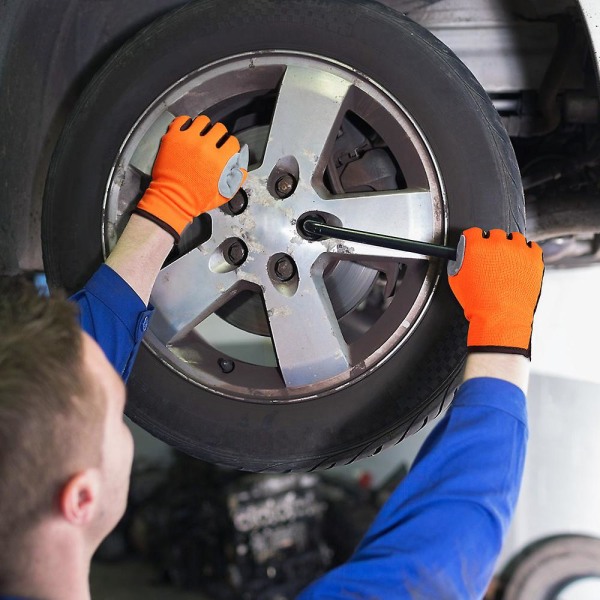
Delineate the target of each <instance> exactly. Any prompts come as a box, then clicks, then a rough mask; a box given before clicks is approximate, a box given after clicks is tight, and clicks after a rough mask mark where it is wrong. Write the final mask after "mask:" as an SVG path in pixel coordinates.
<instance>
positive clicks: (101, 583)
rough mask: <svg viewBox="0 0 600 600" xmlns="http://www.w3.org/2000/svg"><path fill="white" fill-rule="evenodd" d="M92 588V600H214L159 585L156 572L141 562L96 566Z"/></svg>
mask: <svg viewBox="0 0 600 600" xmlns="http://www.w3.org/2000/svg"><path fill="white" fill-rule="evenodd" d="M90 587H91V590H92V600H211V599H210V598H209V597H208V596H205V595H204V594H202V593H200V592H185V591H182V590H178V589H176V588H174V587H171V586H168V585H164V584H162V583H158V581H157V574H156V571H155V570H154V569H152V567H151V566H149V565H148V564H146V563H144V562H141V561H138V560H127V561H123V562H115V563H93V564H92V570H91V574H90Z"/></svg>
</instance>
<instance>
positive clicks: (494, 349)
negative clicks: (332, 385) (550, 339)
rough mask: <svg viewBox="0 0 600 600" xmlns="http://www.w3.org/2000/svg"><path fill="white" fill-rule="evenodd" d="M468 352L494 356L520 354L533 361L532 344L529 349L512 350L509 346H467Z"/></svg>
mask: <svg viewBox="0 0 600 600" xmlns="http://www.w3.org/2000/svg"><path fill="white" fill-rule="evenodd" d="M467 352H489V353H494V354H520V355H521V356H524V357H525V358H528V359H529V360H531V344H530V345H529V348H527V350H525V349H524V348H512V347H508V346H467Z"/></svg>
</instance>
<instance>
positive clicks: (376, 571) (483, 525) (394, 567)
mask: <svg viewBox="0 0 600 600" xmlns="http://www.w3.org/2000/svg"><path fill="white" fill-rule="evenodd" d="M527 435H528V431H527V416H526V407H525V395H524V394H523V392H522V391H521V390H520V389H519V388H518V387H516V386H514V385H513V384H511V383H508V382H507V381H503V380H500V379H492V378H478V379H472V380H469V381H467V382H466V383H464V384H463V385H462V386H461V387H460V388H459V390H458V392H457V394H456V397H455V399H454V402H453V405H452V408H451V409H450V410H449V411H448V413H447V414H446V416H445V417H444V419H443V420H442V421H441V423H440V424H439V425H438V426H437V427H436V428H435V429H434V431H433V432H432V433H431V434H430V436H429V437H428V439H427V440H426V442H425V444H424V445H423V448H422V449H421V451H420V452H419V455H418V456H417V458H416V459H415V463H414V465H413V467H412V469H411V470H410V472H409V474H408V475H407V476H406V477H405V479H404V480H403V481H402V483H401V484H400V485H399V486H398V488H397V489H396V490H395V491H394V493H393V494H392V496H391V497H390V498H389V500H388V501H387V503H386V504H385V505H384V506H383V508H382V509H381V511H380V513H379V515H378V516H377V518H376V519H375V521H374V523H373V524H372V525H371V527H370V528H369V530H368V532H367V534H366V535H365V537H364V539H363V540H362V542H361V543H360V545H359V547H358V548H357V550H356V552H355V554H354V556H353V557H352V558H351V559H350V560H349V561H348V562H347V563H345V564H343V565H341V566H340V567H338V568H336V569H334V570H333V571H330V572H329V573H327V574H326V575H325V576H323V577H322V578H321V579H320V580H318V581H316V582H315V583H313V584H312V585H311V586H310V587H308V588H307V589H306V590H304V592H303V593H302V594H301V595H300V596H299V599H300V600H311V599H316V598H319V599H328V600H334V599H342V598H343V599H348V600H349V599H352V600H358V599H369V600H375V599H381V600H384V599H386V600H387V599H390V598H394V599H409V598H410V599H411V600H415V599H417V598H418V599H423V600H426V599H427V600H431V599H433V598H435V599H436V600H467V599H468V600H475V599H478V598H482V597H483V595H484V593H485V591H486V588H487V585H488V583H489V581H490V579H491V577H492V574H493V569H494V565H495V563H496V560H497V557H498V555H499V553H500V550H501V547H502V542H503V539H504V535H505V533H506V530H507V528H508V525H509V523H510V521H511V518H512V515H513V512H514V508H515V505H516V502H517V496H518V492H519V488H520V485H521V478H522V474H523V464H524V459H525V447H526V443H527Z"/></svg>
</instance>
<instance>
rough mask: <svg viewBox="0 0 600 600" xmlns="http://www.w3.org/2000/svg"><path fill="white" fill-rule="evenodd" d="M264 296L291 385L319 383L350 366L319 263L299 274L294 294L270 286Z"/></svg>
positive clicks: (285, 376)
mask: <svg viewBox="0 0 600 600" xmlns="http://www.w3.org/2000/svg"><path fill="white" fill-rule="evenodd" d="M264 298H265V305H266V308H267V315H268V318H269V324H270V327H271V335H272V337H273V343H274V346H275V352H276V354H277V361H278V363H279V368H280V369H281V373H282V375H283V379H284V381H285V383H286V385H287V386H288V387H300V386H304V385H310V384H313V383H318V382H319V381H323V380H325V379H327V378H329V377H333V376H335V375H339V374H340V373H343V372H344V371H345V370H347V369H348V365H349V360H348V347H347V344H346V342H345V341H344V338H343V336H342V333H341V331H340V328H339V324H338V321H337V318H336V316H335V313H334V311H333V308H332V306H331V301H330V299H329V296H328V294H327V290H326V289H325V284H324V282H323V278H322V273H321V272H320V269H319V268H318V267H317V266H315V268H314V269H313V272H312V273H311V274H310V276H308V277H301V278H300V285H299V287H298V290H297V291H296V293H295V294H294V295H293V296H292V297H287V296H285V295H283V294H281V293H279V292H278V291H277V290H276V289H275V288H274V287H272V286H271V287H268V288H266V290H265V293H264Z"/></svg>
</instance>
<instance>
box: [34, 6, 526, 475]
mask: <svg viewBox="0 0 600 600" xmlns="http://www.w3.org/2000/svg"><path fill="white" fill-rule="evenodd" d="M268 49H280V50H281V49H283V50H293V51H306V52H311V53H313V54H320V55H323V56H328V57H331V58H333V59H336V60H338V61H340V62H342V63H345V64H347V65H351V66H352V67H353V68H355V69H358V70H359V71H361V72H363V73H365V74H366V75H368V76H369V77H371V78H372V79H373V80H374V81H376V82H377V83H379V84H380V85H381V86H383V87H384V88H385V89H387V90H388V91H389V92H390V93H391V94H393V95H395V96H396V97H398V98H399V100H400V101H401V102H402V104H403V105H404V107H405V108H406V109H407V111H408V112H409V113H410V114H411V115H412V116H413V117H414V118H415V120H416V121H417V123H418V124H419V126H420V127H421V129H422V131H423V132H424V134H425V136H426V138H427V139H428V141H429V144H430V146H431V149H432V152H433V154H434V156H435V157H436V158H437V161H438V163H439V167H440V171H441V174H442V178H443V180H444V184H445V188H446V191H447V196H448V201H449V226H450V231H451V240H450V241H451V242H453V243H456V241H457V238H458V235H459V232H460V231H462V230H463V229H464V228H465V227H469V226H472V225H478V226H481V227H484V228H493V227H500V228H503V229H507V230H508V229H510V230H513V231H517V230H518V231H523V230H524V221H525V217H524V201H523V192H522V188H521V184H520V177H519V169H518V166H517V162H516V159H515V156H514V153H513V150H512V146H511V143H510V140H509V138H508V135H507V134H506V132H505V130H504V128H503V126H502V124H501V122H500V119H499V117H498V115H497V113H496V111H495V110H494V108H493V106H492V104H491V103H490V101H489V99H488V98H487V96H486V94H485V92H484V91H483V89H482V88H481V87H480V86H479V84H478V83H477V81H476V80H475V79H474V77H473V76H472V74H471V73H470V72H469V71H468V70H467V68H466V67H465V66H464V65H463V64H462V63H461V62H460V61H459V60H458V59H457V58H456V56H454V54H453V53H452V52H451V51H450V50H449V49H448V48H446V47H445V46H444V45H443V44H442V43H441V42H439V41H438V40H437V39H436V38H435V37H434V36H432V35H431V34H430V33H429V32H427V31H426V30H424V29H423V28H422V27H420V26H418V25H417V24H415V23H414V22H412V21H410V20H409V19H408V18H406V17H404V16H403V15H401V14H399V13H396V12H394V11H393V10H391V9H389V8H386V7H385V6H383V5H381V4H378V3H375V2H371V1H369V0H365V1H360V2H356V1H351V0H327V1H326V2H324V1H323V0H232V1H231V2H221V1H218V0H204V1H201V2H196V3H192V4H190V5H187V6H185V7H184V8H182V9H180V10H178V11H175V12H174V13H172V14H170V15H168V16H167V17H165V18H163V19H160V20H159V21H157V22H155V23H154V24H153V25H151V26H150V27H148V28H147V29H145V30H143V31H142V32H141V33H140V34H139V35H138V36H137V37H135V38H134V39H133V40H132V41H131V42H130V43H129V44H127V45H126V46H124V47H123V48H122V49H121V50H120V51H119V52H118V53H117V54H116V55H115V56H114V57H113V58H112V59H111V60H110V61H109V63H108V64H107V65H106V66H105V67H104V68H103V69H102V70H101V72H100V73H99V74H98V75H97V76H96V78H95V79H94V81H93V82H92V83H91V84H90V86H89V87H88V89H87V91H86V93H85V94H84V96H83V97H82V98H81V101H80V102H79V104H78V106H77V108H76V110H75V111H74V114H73V115H72V118H71V120H70V122H69V123H68V125H67V127H66V128H65V131H64V133H63V136H62V138H61V142H60V143H59V145H58V147H57V150H56V152H55V156H54V158H53V162H52V166H51V172H50V176H49V180H48V184H47V188H46V194H45V199H44V213H43V245H44V260H45V265H46V269H47V272H48V275H49V279H50V282H51V283H52V284H53V285H61V286H65V287H66V288H67V289H69V290H75V289H77V288H78V287H80V286H81V285H82V284H83V283H84V282H85V281H86V278H87V277H89V275H90V274H91V273H92V272H93V270H94V269H95V268H96V267H97V266H98V265H99V264H100V262H101V260H102V250H101V235H100V224H101V220H102V210H101V202H102V198H103V194H104V190H105V185H106V182H107V180H108V177H109V171H110V168H111V165H112V163H113V161H114V159H115V156H116V155H117V152H118V150H119V147H120V145H121V143H122V141H123V140H124V139H125V137H126V135H127V133H128V131H129V130H130V129H131V127H132V125H133V123H134V122H135V121H136V119H137V118H138V117H139V115H140V114H141V113H142V112H143V111H144V110H145V109H146V107H147V106H148V105H150V103H151V102H152V101H154V99H155V98H157V97H158V96H159V95H160V94H161V93H162V92H163V91H164V90H165V89H167V88H168V87H169V86H171V85H172V84H173V83H174V82H176V81H177V80H178V79H180V78H181V77H182V76H184V75H186V74H187V73H190V72H191V71H193V70H195V69H197V68H199V67H201V66H202V65H205V64H209V63H211V62H213V61H215V60H218V59H221V58H224V57H227V56H230V55H233V54H238V53H242V52H251V51H257V52H258V51H261V50H268ZM299 118H301V115H299ZM465 333H466V325H465V322H464V319H463V317H462V311H461V309H460V307H459V306H458V304H457V303H456V301H455V300H454V298H453V296H452V294H451V292H450V290H449V288H448V285H447V282H446V281H445V277H443V276H442V277H441V280H440V285H439V287H438V289H437V290H436V292H435V295H434V298H433V301H432V304H431V305H430V308H429V309H428V311H427V314H426V316H425V318H424V319H423V320H422V321H421V323H420V325H419V326H418V328H417V330H416V331H415V332H414V333H413V335H411V336H410V338H409V339H408V341H407V342H406V344H405V346H404V347H403V348H402V349H401V351H399V352H397V353H396V354H395V356H394V357H393V358H392V359H390V360H389V361H387V363H385V364H384V365H382V366H381V367H380V368H378V369H377V370H376V371H375V372H373V373H372V374H371V375H369V376H368V377H366V378H364V379H362V380H360V381H358V382H356V383H355V384H354V385H351V386H349V387H347V388H345V389H344V390H342V391H332V392H331V393H329V394H328V395H326V396H324V397H322V398H318V399H313V400H307V401H302V402H296V403H292V404H279V405H267V404H260V403H250V402H243V401H239V400H234V399H231V398H226V397H223V396H217V395H214V394H212V393H210V392H206V391H204V390H202V389H200V388H198V387H195V386H193V385H192V384H190V383H189V382H187V381H186V380H185V379H184V378H182V377H180V376H178V375H177V374H176V373H174V372H173V371H171V370H169V369H167V368H165V367H164V366H163V365H162V364H161V363H160V361H159V360H158V359H157V358H156V357H155V356H154V355H153V354H152V353H151V352H150V351H149V350H148V349H145V348H143V349H142V351H141V353H140V355H139V357H138V360H137V363H136V365H135V368H134V372H133V374H132V377H131V379H130V386H129V389H130V392H129V402H128V406H127V414H128V415H129V416H130V417H131V418H132V419H133V420H134V421H135V422H137V423H139V424H140V425H141V426H142V427H144V428H146V429H147V430H148V431H150V432H151V433H153V434H154V435H156V436H157V437H159V438H160V439H162V440H164V441H166V442H168V443H170V444H172V445H173V446H175V447H177V448H179V449H181V450H183V451H185V452H187V453H189V454H191V455H193V456H196V457H198V458H201V459H204V460H207V461H211V462H215V463H218V464H223V465H229V466H232V467H235V468H240V469H247V470H254V471H287V470H310V469H315V468H326V467H330V466H333V465H335V464H338V463H348V462H351V461H353V460H356V459H358V458H361V457H363V456H369V455H371V454H373V453H375V452H378V451H379V450H380V449H381V448H382V447H385V446H388V445H390V444H393V443H396V442H398V441H399V440H402V439H403V438H404V437H406V436H407V435H409V434H411V433H414V432H415V431H417V430H418V429H420V428H421V427H422V426H423V425H424V424H425V423H426V422H427V420H428V419H429V418H432V417H435V416H437V415H438V414H439V413H440V412H441V411H442V408H443V407H444V406H445V404H446V403H447V402H448V401H449V397H450V396H451V392H452V390H453V389H454V388H455V386H456V384H457V378H458V376H459V374H460V371H461V368H462V365H463V363H464V358H465V349H464V346H465Z"/></svg>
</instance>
